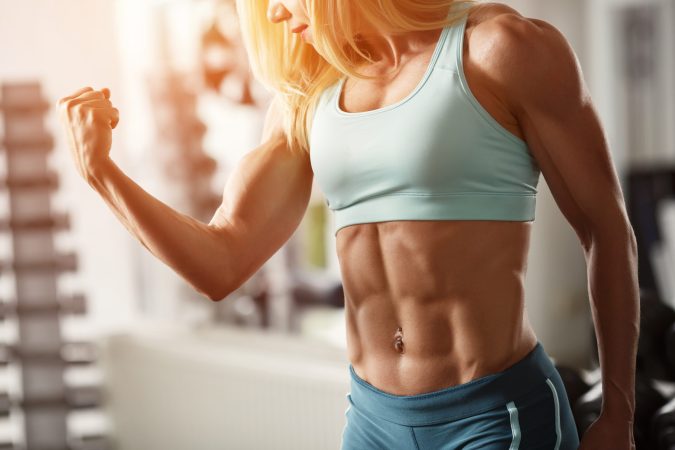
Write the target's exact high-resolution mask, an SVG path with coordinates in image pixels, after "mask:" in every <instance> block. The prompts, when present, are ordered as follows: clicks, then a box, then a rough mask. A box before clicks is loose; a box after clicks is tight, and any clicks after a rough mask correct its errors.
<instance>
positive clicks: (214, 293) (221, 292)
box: [205, 286, 232, 303]
mask: <svg viewBox="0 0 675 450" xmlns="http://www.w3.org/2000/svg"><path fill="white" fill-rule="evenodd" d="M231 293H232V289H229V288H228V287H225V286H219V287H218V288H217V289H209V290H208V291H206V292H205V295H206V296H207V297H208V298H209V300H211V301H212V302H214V303H217V302H220V301H221V300H224V299H225V298H226V297H228V296H229V295H230V294H231Z"/></svg>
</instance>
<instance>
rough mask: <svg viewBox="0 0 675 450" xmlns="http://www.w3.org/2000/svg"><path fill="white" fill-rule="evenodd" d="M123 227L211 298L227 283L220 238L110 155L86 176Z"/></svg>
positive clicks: (223, 249) (224, 258)
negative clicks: (143, 185)
mask: <svg viewBox="0 0 675 450" xmlns="http://www.w3.org/2000/svg"><path fill="white" fill-rule="evenodd" d="M87 182H88V183H89V185H90V186H91V187H92V188H93V189H94V190H95V191H96V192H97V193H98V194H99V195H100V196H101V198H103V200H104V201H105V202H106V204H107V205H108V207H109V208H110V209H111V210H112V212H113V213H114V214H115V215H116V216H117V218H118V219H119V220H120V222H122V224H123V225H124V226H125V227H126V229H127V230H129V232H130V233H131V234H132V235H133V236H134V237H135V238H136V239H138V241H139V242H140V243H141V244H142V245H143V246H144V247H145V248H147V249H148V250H149V251H150V252H151V253H152V254H153V255H154V256H156V257H157V258H159V259H160V260H161V261H163V262H164V263H165V264H167V265H168V266H169V267H171V268H172V269H173V270H174V271H175V272H176V273H178V274H179V275H180V276H181V277H182V278H184V279H185V280H186V281H187V282H188V283H190V284H191V285H192V286H193V287H194V288H195V290H197V291H198V292H200V293H202V294H203V295H205V296H208V297H211V296H213V295H216V294H217V293H220V292H222V286H225V285H227V284H226V280H225V276H226V271H225V270H224V267H223V264H224V263H225V262H226V261H228V259H227V256H226V255H225V245H224V242H223V237H222V236H220V235H216V233H215V230H213V229H212V228H211V227H209V226H208V224H204V223H202V222H199V221H198V220H196V219H194V218H192V217H189V216H187V215H184V214H181V213H180V212H178V211H176V210H174V209H172V208H170V207H169V206H168V205H166V204H164V203H162V202H161V201H159V200H157V199H156V198H155V197H153V196H152V195H150V194H149V193H147V192H146V191H145V190H143V188H141V187H140V186H139V185H138V184H136V183H135V182H134V181H133V180H132V179H131V178H129V177H128V176H126V175H125V174H124V172H122V171H121V170H120V168H119V167H118V166H117V165H116V164H115V163H114V161H112V160H110V159H108V160H107V161H106V163H105V164H103V165H100V166H99V167H97V169H96V170H95V171H92V172H91V175H90V176H89V178H88V179H87Z"/></svg>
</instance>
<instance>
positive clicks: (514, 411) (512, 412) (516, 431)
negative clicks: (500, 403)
mask: <svg viewBox="0 0 675 450" xmlns="http://www.w3.org/2000/svg"><path fill="white" fill-rule="evenodd" d="M506 408H507V409H508V410H509V419H510V420H511V435H512V436H513V439H511V446H510V447H509V450H518V447H520V422H518V408H516V404H515V403H513V402H509V403H507V404H506Z"/></svg>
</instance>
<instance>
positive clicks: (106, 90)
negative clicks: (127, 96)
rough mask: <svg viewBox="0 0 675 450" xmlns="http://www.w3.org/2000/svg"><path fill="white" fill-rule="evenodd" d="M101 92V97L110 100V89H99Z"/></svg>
mask: <svg viewBox="0 0 675 450" xmlns="http://www.w3.org/2000/svg"><path fill="white" fill-rule="evenodd" d="M101 92H103V95H104V96H105V98H110V89H108V88H107V87H106V88H103V89H101Z"/></svg>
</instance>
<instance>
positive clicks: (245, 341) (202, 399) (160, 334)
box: [100, 326, 349, 450]
mask: <svg viewBox="0 0 675 450" xmlns="http://www.w3.org/2000/svg"><path fill="white" fill-rule="evenodd" d="M100 344H101V355H100V364H101V369H102V373H103V388H104V395H105V412H106V413H107V414H108V417H109V421H110V424H111V437H112V440H113V442H114V444H115V448H116V449H118V450H216V449H218V450H223V449H233V450H247V449H250V450H265V449H275V450H282V449H289V450H291V449H292V450H323V449H326V450H338V449H339V446H340V441H341V436H342V431H343V429H344V426H345V423H346V422H345V421H346V419H345V415H344V413H345V410H346V409H347V407H348V405H349V404H348V401H347V398H346V395H347V393H348V392H349V372H348V361H347V357H346V352H345V350H344V349H343V348H338V347H336V346H333V345H331V344H328V343H324V342H319V341H311V340H307V339H303V338H300V337H298V336H292V335H286V334H277V333H274V332H262V331H259V330H251V329H244V328H234V327H232V328H230V327H224V326H220V327H218V328H217V329H215V328H214V329H206V330H201V331H195V330H189V329H185V328H176V327H174V326H153V327H147V326H144V327H143V328H142V329H141V330H138V331H133V332H124V333H115V334H110V335H107V336H105V337H103V338H101V341H100Z"/></svg>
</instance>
